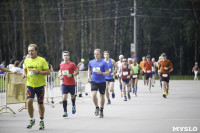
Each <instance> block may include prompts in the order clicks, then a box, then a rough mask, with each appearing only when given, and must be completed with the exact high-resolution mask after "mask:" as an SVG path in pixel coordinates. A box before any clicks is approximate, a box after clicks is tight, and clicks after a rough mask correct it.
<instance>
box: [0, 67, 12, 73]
mask: <svg viewBox="0 0 200 133" xmlns="http://www.w3.org/2000/svg"><path fill="white" fill-rule="evenodd" d="M0 70H1V71H4V72H11V71H10V70H9V69H7V68H3V67H0Z"/></svg>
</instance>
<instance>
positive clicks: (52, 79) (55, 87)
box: [45, 71, 90, 108]
mask: <svg viewBox="0 0 200 133" xmlns="http://www.w3.org/2000/svg"><path fill="white" fill-rule="evenodd" d="M87 74H88V73H87V71H80V72H79V75H77V76H76V77H75V80H76V85H75V89H76V90H75V95H76V96H77V99H78V100H84V98H85V97H88V96H90V91H89V90H90V84H89V83H88V81H87V80H88V79H87V77H88V76H87ZM59 76H60V72H51V74H50V75H48V76H46V82H47V85H46V87H45V103H46V104H48V105H50V106H51V107H53V108H54V107H55V105H56V104H58V103H62V91H61V85H62V80H60V79H59V78H58V77H59ZM80 94H81V95H82V97H79V96H80ZM83 94H85V95H83ZM50 100H51V101H50ZM52 101H53V102H52Z"/></svg>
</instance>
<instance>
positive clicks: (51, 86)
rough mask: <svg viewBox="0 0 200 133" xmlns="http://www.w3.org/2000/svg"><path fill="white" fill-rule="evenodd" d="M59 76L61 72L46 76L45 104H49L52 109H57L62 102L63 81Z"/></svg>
mask: <svg viewBox="0 0 200 133" xmlns="http://www.w3.org/2000/svg"><path fill="white" fill-rule="evenodd" d="M59 76H60V73H59V72H51V74H50V75H47V76H46V87H45V99H46V101H45V103H47V104H49V105H50V106H51V107H55V105H56V104H57V103H60V102H61V101H62V92H61V85H62V81H61V80H60V79H59V78H58V77H59ZM49 99H51V101H49Z"/></svg>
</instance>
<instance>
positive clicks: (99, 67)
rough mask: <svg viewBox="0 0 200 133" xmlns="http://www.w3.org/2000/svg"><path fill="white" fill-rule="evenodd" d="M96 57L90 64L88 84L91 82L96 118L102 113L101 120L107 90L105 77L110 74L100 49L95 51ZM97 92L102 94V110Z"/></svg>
mask: <svg viewBox="0 0 200 133" xmlns="http://www.w3.org/2000/svg"><path fill="white" fill-rule="evenodd" d="M94 57H95V59H93V60H91V61H90V62H89V64H88V82H91V91H92V98H93V102H94V105H95V106H96V110H95V113H94V114H95V116H98V115H99V112H100V118H103V117H104V115H103V109H104V103H105V90H106V79H105V76H108V75H109V73H110V72H109V68H108V65H107V63H106V62H105V61H104V60H103V59H101V50H100V49H95V50H94ZM91 75H92V78H91ZM97 91H99V92H100V109H99V105H98V98H97Z"/></svg>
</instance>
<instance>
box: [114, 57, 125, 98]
mask: <svg viewBox="0 0 200 133" xmlns="http://www.w3.org/2000/svg"><path fill="white" fill-rule="evenodd" d="M123 58H124V56H123V55H120V56H119V61H117V62H116V64H117V66H118V70H119V68H120V67H122V64H123V62H122V60H123ZM118 72H119V71H118ZM121 75H122V74H121V73H117V77H118V80H119V85H120V86H119V87H120V90H121V97H123V93H122V82H121Z"/></svg>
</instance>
